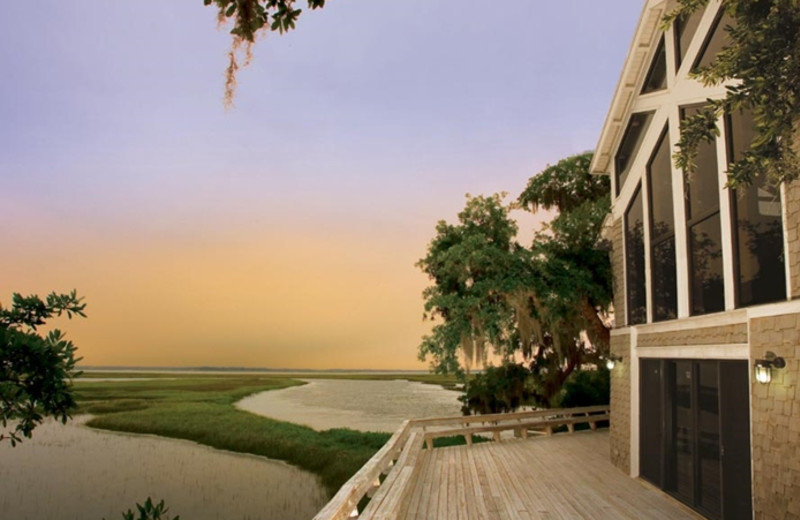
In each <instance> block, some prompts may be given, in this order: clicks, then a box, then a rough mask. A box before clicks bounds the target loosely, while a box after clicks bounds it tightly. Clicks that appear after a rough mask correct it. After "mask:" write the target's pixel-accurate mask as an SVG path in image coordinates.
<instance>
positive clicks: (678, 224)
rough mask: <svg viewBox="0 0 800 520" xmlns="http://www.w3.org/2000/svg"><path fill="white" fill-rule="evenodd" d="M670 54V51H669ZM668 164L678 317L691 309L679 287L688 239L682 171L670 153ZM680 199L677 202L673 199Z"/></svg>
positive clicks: (672, 132)
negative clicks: (670, 173) (682, 259)
mask: <svg viewBox="0 0 800 520" xmlns="http://www.w3.org/2000/svg"><path fill="white" fill-rule="evenodd" d="M670 54H672V53H670ZM669 108H670V111H669V142H670V144H671V145H672V146H670V150H671V151H672V150H674V149H675V143H677V142H678V140H679V139H680V137H681V128H680V127H681V117H680V109H679V108H678V107H677V106H671V107H669ZM669 165H670V168H671V171H672V199H673V204H672V213H673V218H674V220H675V280H676V285H677V287H676V290H677V292H678V294H677V298H678V319H681V318H688V317H689V312H690V309H691V306H690V291H689V290H686V291H681V290H680V288H681V287H687V289H688V287H689V283H690V280H689V262H686V261H684V262H681V261H679V259H680V258H687V259H688V258H689V245H688V244H689V240H688V237H687V235H688V231H687V230H686V204H685V200H686V186H685V183H684V181H683V171H682V170H679V169H677V168H676V167H675V161H673V160H672V154H670V161H669ZM677 200H680V201H681V202H682V203H681V204H677V203H675V202H674V201H677Z"/></svg>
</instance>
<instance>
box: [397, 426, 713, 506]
mask: <svg viewBox="0 0 800 520" xmlns="http://www.w3.org/2000/svg"><path fill="white" fill-rule="evenodd" d="M608 444H609V440H608V433H607V431H596V432H591V431H589V432H576V433H574V434H571V435H570V434H564V435H561V434H559V435H554V436H552V437H539V436H534V437H530V438H528V439H504V440H503V441H502V442H492V443H483V444H475V445H473V446H457V447H448V448H436V449H434V450H431V451H430V452H428V451H427V450H426V452H425V453H423V455H422V456H421V457H420V460H419V462H418V464H420V468H419V472H418V473H417V474H416V477H415V479H414V480H415V481H414V482H411V483H409V486H410V488H409V489H410V491H409V493H408V496H407V500H408V506H407V508H406V511H405V512H406V514H405V515H404V516H403V518H416V519H431V518H438V519H447V520H450V519H452V520H461V519H465V520H472V519H476V520H477V519H479V520H506V519H508V520H516V519H536V520H539V519H548V520H549V519H566V518H570V519H573V518H595V519H606V518H614V519H617V518H620V519H626V518H627V519H647V520H667V519H676V520H677V519H687V520H690V519H691V520H696V519H699V518H700V517H699V516H698V515H696V514H695V513H693V512H692V511H690V510H689V509H688V508H686V507H684V506H683V505H682V504H679V503H678V502H676V501H675V500H673V499H672V498H670V497H669V496H667V495H666V494H664V493H662V492H661V491H659V490H657V489H655V488H653V487H652V486H649V485H648V484H646V483H644V482H641V481H639V480H637V479H631V478H629V477H627V476H626V475H625V474H624V473H622V472H621V471H620V470H619V469H617V468H615V467H614V466H612V465H611V463H610V461H609V457H608V452H609V448H608Z"/></svg>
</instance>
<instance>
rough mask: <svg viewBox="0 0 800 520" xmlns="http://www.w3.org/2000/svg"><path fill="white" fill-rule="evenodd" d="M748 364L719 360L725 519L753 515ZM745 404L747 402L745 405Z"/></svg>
mask: <svg viewBox="0 0 800 520" xmlns="http://www.w3.org/2000/svg"><path fill="white" fill-rule="evenodd" d="M749 377H750V366H749V363H748V362H747V361H720V364H719V383H720V385H719V387H720V397H721V399H720V418H721V421H720V425H721V434H722V435H721V444H722V446H721V448H720V451H721V454H722V513H723V517H724V518H725V519H734V520H738V519H745V518H753V513H752V500H751V489H752V486H751V480H750V460H751V457H750V406H749V403H750V381H749ZM745 405H746V406H745Z"/></svg>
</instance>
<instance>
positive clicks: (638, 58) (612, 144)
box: [589, 0, 667, 175]
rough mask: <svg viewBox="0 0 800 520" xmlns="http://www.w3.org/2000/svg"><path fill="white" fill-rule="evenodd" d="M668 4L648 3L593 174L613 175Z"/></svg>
mask: <svg viewBox="0 0 800 520" xmlns="http://www.w3.org/2000/svg"><path fill="white" fill-rule="evenodd" d="M666 7H667V0H646V1H645V5H644V8H643V9H642V14H641V15H640V17H639V23H638V25H637V26H636V32H635V33H634V37H633V41H632V42H631V46H630V49H629V50H628V57H627V58H626V59H625V65H624V66H623V68H622V74H621V75H620V78H619V82H618V83H617V88H616V90H615V91H614V97H613V99H612V101H611V108H610V109H609V111H608V115H607V116H606V120H605V123H603V129H602V131H601V132H600V139H599V140H598V142H597V146H596V147H595V153H594V157H593V159H592V163H591V165H590V166H589V171H590V172H591V173H593V174H604V175H608V174H610V173H611V164H612V159H613V153H614V150H615V149H616V146H617V144H618V143H619V140H620V139H621V137H622V132H623V131H624V129H625V128H624V124H625V121H626V119H627V117H628V114H629V113H630V111H631V105H632V103H633V100H634V99H635V98H636V96H637V94H638V92H637V87H638V86H639V83H640V78H641V77H642V75H643V74H646V73H647V68H648V64H649V60H648V58H649V56H650V55H651V54H652V52H653V49H654V48H655V47H656V46H657V45H658V37H659V35H660V32H661V31H660V26H661V18H662V17H663V16H664V13H665V11H666Z"/></svg>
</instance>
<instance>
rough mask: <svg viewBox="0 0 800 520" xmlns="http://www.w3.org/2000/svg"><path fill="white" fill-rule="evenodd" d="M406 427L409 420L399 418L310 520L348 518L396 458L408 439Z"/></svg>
mask: <svg viewBox="0 0 800 520" xmlns="http://www.w3.org/2000/svg"><path fill="white" fill-rule="evenodd" d="M409 430H410V427H409V421H403V424H402V425H401V426H400V428H398V429H397V431H396V432H394V434H393V435H392V436H391V438H390V439H389V440H388V441H387V442H386V444H384V445H383V447H382V448H381V449H380V450H378V452H377V453H376V454H375V455H373V456H372V458H371V459H369V460H368V461H367V463H366V464H364V465H363V466H362V467H361V469H360V470H358V471H357V472H356V474H355V475H353V476H352V477H350V480H348V481H347V482H345V484H344V486H342V487H341V489H339V492H338V493H336V494H335V495H334V496H333V498H332V499H331V501H330V502H328V503H327V504H326V505H325V507H323V508H322V509H321V510H320V512H319V513H317V514H316V516H314V520H341V519H344V518H349V517H350V515H351V514H352V512H353V511H354V510H355V509H356V507H357V506H358V503H359V502H360V501H361V499H362V498H364V495H366V494H367V492H369V491H370V490H371V489H372V487H373V485H374V483H375V482H376V481H377V480H378V479H379V478H380V476H381V475H382V474H384V473H388V471H389V467H390V466H391V463H392V462H393V461H395V460H397V457H398V456H399V455H400V452H402V450H403V446H405V443H406V441H407V440H408V436H409Z"/></svg>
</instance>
